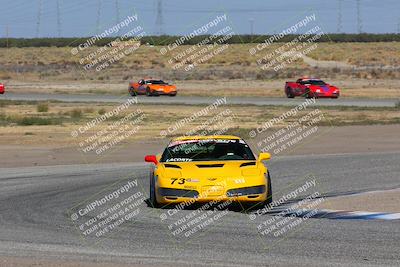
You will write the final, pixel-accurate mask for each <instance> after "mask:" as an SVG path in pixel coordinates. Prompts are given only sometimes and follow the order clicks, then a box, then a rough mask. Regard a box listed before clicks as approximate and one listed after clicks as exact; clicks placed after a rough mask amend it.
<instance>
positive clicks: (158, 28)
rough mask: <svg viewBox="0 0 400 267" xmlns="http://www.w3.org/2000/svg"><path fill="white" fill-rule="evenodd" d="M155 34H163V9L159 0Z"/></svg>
mask: <svg viewBox="0 0 400 267" xmlns="http://www.w3.org/2000/svg"><path fill="white" fill-rule="evenodd" d="M156 17H157V18H156V35H163V34H164V33H163V24H164V21H163V10H162V2H161V0H157V15H156Z"/></svg>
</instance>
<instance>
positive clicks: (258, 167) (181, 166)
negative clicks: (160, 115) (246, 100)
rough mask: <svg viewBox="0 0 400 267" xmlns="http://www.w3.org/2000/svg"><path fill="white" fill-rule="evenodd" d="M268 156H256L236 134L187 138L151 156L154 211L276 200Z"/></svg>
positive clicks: (146, 158)
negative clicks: (177, 206) (199, 204)
mask: <svg viewBox="0 0 400 267" xmlns="http://www.w3.org/2000/svg"><path fill="white" fill-rule="evenodd" d="M270 157H271V155H270V154H269V153H260V155H259V156H258V158H257V159H256V157H255V156H254V154H253V152H252V151H251V149H250V147H249V146H248V145H247V144H246V142H244V141H243V140H242V139H241V138H239V137H236V136H228V135H223V136H185V137H178V138H175V139H173V140H171V142H170V143H169V144H168V146H167V148H166V149H165V150H164V152H163V153H162V154H159V155H148V156H146V157H145V161H146V162H151V163H154V165H152V168H151V173H150V200H149V201H150V203H151V205H152V206H153V207H160V206H163V205H167V204H177V203H182V202H185V203H187V204H192V203H195V202H210V201H221V202H224V201H232V202H241V203H253V204H260V203H262V204H268V203H270V202H272V190H271V177H270V175H269V172H268V169H267V168H266V167H265V166H264V164H263V162H262V161H264V160H268V159H270Z"/></svg>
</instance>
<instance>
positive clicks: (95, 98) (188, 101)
mask: <svg viewBox="0 0 400 267" xmlns="http://www.w3.org/2000/svg"><path fill="white" fill-rule="evenodd" d="M128 98H130V96H112V95H73V94H33V93H29V94H28V93H18V94H16V93H6V94H5V95H3V96H0V99H9V100H25V101H48V100H57V101H63V102H109V103H123V102H125V101H126V100H127V99H128ZM216 98H217V97H200V96H179V95H178V96H176V97H168V96H161V97H146V96H139V103H151V104H181V105H199V104H206V105H207V104H211V103H213V102H214V101H215V99H216ZM227 102H228V103H227V104H236V105H260V106H268V105H282V106H295V105H298V104H300V103H302V102H304V98H302V97H299V98H295V99H287V98H261V97H229V98H227ZM396 102H397V100H396V99H359V98H339V99H317V102H316V104H315V105H320V106H356V107H394V106H395V105H396Z"/></svg>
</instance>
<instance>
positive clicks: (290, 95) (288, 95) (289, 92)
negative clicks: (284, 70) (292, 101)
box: [286, 87, 294, 98]
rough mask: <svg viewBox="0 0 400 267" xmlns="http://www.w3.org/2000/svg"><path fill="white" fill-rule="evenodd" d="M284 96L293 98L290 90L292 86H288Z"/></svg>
mask: <svg viewBox="0 0 400 267" xmlns="http://www.w3.org/2000/svg"><path fill="white" fill-rule="evenodd" d="M286 96H287V97H288V98H294V94H293V92H292V88H290V87H289V88H288V90H287V94H286Z"/></svg>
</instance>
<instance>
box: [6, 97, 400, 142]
mask: <svg viewBox="0 0 400 267" xmlns="http://www.w3.org/2000/svg"><path fill="white" fill-rule="evenodd" d="M36 105H37V103H28V104H26V103H22V102H19V103H18V105H16V103H13V101H9V102H7V103H3V104H2V105H1V108H0V114H3V115H5V116H11V117H14V116H18V117H20V118H21V117H22V118H23V117H35V118H59V119H60V123H59V125H41V126H38V125H32V126H20V125H18V124H16V123H13V122H8V123H6V124H5V125H4V126H3V127H1V128H0V137H1V138H0V145H12V144H53V145H68V144H70V145H72V146H77V144H78V143H79V142H80V141H82V140H84V139H85V138H87V137H89V136H91V135H93V134H95V133H96V132H97V131H100V130H101V129H103V128H104V127H106V126H107V125H110V124H111V123H114V122H115V121H117V119H116V118H114V119H110V120H107V121H106V122H104V123H102V124H100V125H99V126H98V127H94V128H93V129H91V130H90V131H88V132H87V133H85V134H84V135H82V136H80V137H78V138H73V137H72V136H71V132H72V131H73V130H77V129H78V128H79V127H81V126H83V125H85V124H86V123H87V122H89V121H91V120H92V119H93V118H96V117H98V116H99V113H103V112H104V111H105V112H108V111H111V110H112V109H114V108H115V106H114V105H106V104H97V105H92V106H91V108H90V110H89V109H85V107H82V106H81V105H80V104H76V103H50V104H49V111H48V112H47V113H43V112H38V111H37V110H36ZM166 107H167V108H166ZM136 108H139V109H140V110H142V111H143V113H144V114H145V115H146V118H145V119H144V121H143V122H142V123H141V124H140V125H141V129H140V131H139V132H138V133H136V134H135V135H133V136H130V137H129V138H128V139H127V140H126V141H133V140H149V139H153V138H154V139H160V138H161V136H160V131H162V130H166V129H168V127H170V126H171V125H174V123H176V122H178V121H179V120H181V119H183V118H186V117H190V116H191V115H192V114H193V113H195V112H197V111H199V110H201V109H202V108H204V107H203V106H183V105H182V106H181V105H174V106H172V105H171V106H165V105H163V106H159V105H138V106H135V107H131V108H130V109H129V112H133V111H134V109H136ZM226 109H229V110H230V112H231V114H234V119H233V120H232V121H229V122H228V123H227V124H224V126H222V127H220V128H219V129H222V128H224V127H226V126H228V128H229V130H228V132H227V133H231V134H238V135H241V136H243V137H247V136H248V133H249V131H250V130H252V129H254V128H256V127H258V126H260V125H261V124H263V123H265V122H266V121H268V120H270V119H271V118H273V117H276V116H279V115H280V114H282V113H283V112H285V111H287V108H285V107H279V106H268V107H260V106H248V107H246V108H243V107H240V106H226V107H220V108H219V110H218V111H217V112H214V113H209V114H208V115H207V116H205V117H200V118H199V119H197V120H194V121H192V122H190V123H186V124H184V125H183V126H182V127H180V128H179V129H178V130H176V131H173V132H171V133H170V136H175V135H182V134H185V133H187V132H189V131H190V130H192V129H194V128H196V127H198V126H199V125H201V123H203V122H206V121H207V120H209V119H211V118H213V117H214V116H215V115H217V114H218V113H220V112H222V111H224V110H226ZM165 110H167V111H165ZM77 111H79V116H76V115H74V114H76V113H78V112H77ZM321 111H322V112H323V114H324V116H325V119H324V120H323V121H321V123H320V125H325V126H341V125H360V124H361V125H369V124H391V123H400V110H399V109H396V108H386V109H385V108H352V107H346V108H342V107H330V108H324V109H321ZM161 112H162V116H160V113H161ZM302 114H304V112H303V113H302ZM300 115H301V114H300ZM123 116H124V114H120V115H119V116H118V118H122V117H123ZM293 120H294V118H292V119H289V120H288V121H287V122H285V123H282V124H279V125H277V126H279V127H281V126H283V125H285V124H287V123H288V122H290V121H293ZM3 123H4V122H3ZM212 125H217V123H213V124H212ZM217 128H218V127H217ZM217 128H216V129H217Z"/></svg>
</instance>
